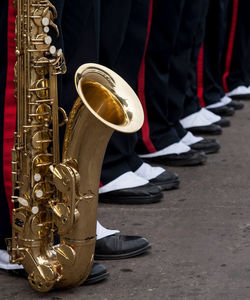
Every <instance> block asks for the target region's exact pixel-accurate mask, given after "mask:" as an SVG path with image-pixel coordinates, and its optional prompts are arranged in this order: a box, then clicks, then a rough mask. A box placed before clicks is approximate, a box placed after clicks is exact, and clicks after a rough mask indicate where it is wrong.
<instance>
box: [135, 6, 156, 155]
mask: <svg viewBox="0 0 250 300" xmlns="http://www.w3.org/2000/svg"><path fill="white" fill-rule="evenodd" d="M152 15H153V0H150V8H149V16H148V31H147V39H146V44H145V49H144V53H143V58H142V63H141V67H140V71H139V75H138V89H137V93H138V97H139V99H140V100H141V104H142V107H143V110H144V123H143V126H142V140H143V142H144V144H145V146H146V148H147V149H148V151H149V152H150V153H152V152H156V149H155V147H154V145H153V143H152V141H151V139H150V129H149V123H148V114H147V107H146V98H145V56H146V51H147V46H148V40H149V34H150V29H151V24H152Z"/></svg>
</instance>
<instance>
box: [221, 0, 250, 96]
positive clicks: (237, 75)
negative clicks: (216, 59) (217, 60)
mask: <svg viewBox="0 0 250 300" xmlns="http://www.w3.org/2000/svg"><path fill="white" fill-rule="evenodd" d="M230 1H231V4H232V1H233V0H230ZM249 11H250V1H248V0H240V1H239V6H238V17H237V25H236V32H235V39H234V45H233V54H232V60H231V64H230V72H229V76H228V77H227V79H226V83H227V87H228V90H229V91H231V90H233V89H235V88H237V87H238V86H241V85H243V86H248V85H249V84H250V75H249V73H248V71H249V62H250V59H249V53H250V21H249ZM231 19H232V16H230V22H231ZM225 60H226V58H225Z"/></svg>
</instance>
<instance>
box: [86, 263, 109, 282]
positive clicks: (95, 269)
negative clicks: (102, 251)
mask: <svg viewBox="0 0 250 300" xmlns="http://www.w3.org/2000/svg"><path fill="white" fill-rule="evenodd" d="M108 277H109V273H108V272H107V269H106V268H105V267H104V265H102V264H100V263H98V262H96V261H94V263H93V266H92V269H91V272H90V274H89V276H88V278H87V279H86V280H85V281H84V283H83V285H89V284H93V283H98V282H100V281H103V280H104V279H107V278H108Z"/></svg>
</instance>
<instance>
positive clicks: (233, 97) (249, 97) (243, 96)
mask: <svg viewBox="0 0 250 300" xmlns="http://www.w3.org/2000/svg"><path fill="white" fill-rule="evenodd" d="M230 98H232V99H233V100H250V95H249V94H247V95H235V96H230Z"/></svg>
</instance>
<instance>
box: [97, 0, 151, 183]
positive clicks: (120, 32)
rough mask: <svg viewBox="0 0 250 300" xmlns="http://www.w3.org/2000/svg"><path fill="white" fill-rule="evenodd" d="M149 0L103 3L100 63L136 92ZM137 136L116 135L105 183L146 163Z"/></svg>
mask: <svg viewBox="0 0 250 300" xmlns="http://www.w3.org/2000/svg"><path fill="white" fill-rule="evenodd" d="M149 4H150V1H149V0H145V1H141V0H126V1H122V2H120V1H117V0H102V1H101V39H100V40H101V43H100V63H101V64H103V65H105V66H107V67H109V68H111V69H112V70H114V71H115V72H117V73H118V74H119V75H120V76H121V77H123V79H125V80H126V81H127V82H128V84H129V85H130V86H131V87H132V88H133V89H134V90H135V91H136V89H137V77H138V73H139V69H140V65H141V61H142V56H143V52H144V48H145V42H146V36H147V25H148V14H149ZM136 142H137V133H134V134H123V133H119V132H115V133H114V134H113V136H112V137H111V140H110V142H109V144H108V147H107V151H106V154H105V157H104V162H103V167H102V173H101V182H102V183H103V184H106V183H108V182H110V181H112V180H113V179H115V178H117V177H118V176H120V175H122V174H124V173H126V172H128V171H135V170H136V169H137V168H139V167H140V165H141V164H142V160H141V159H140V158H139V157H138V156H137V155H136V153H135V144H136Z"/></svg>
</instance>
